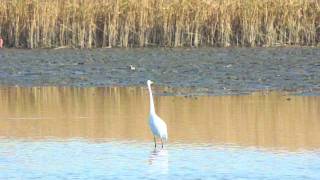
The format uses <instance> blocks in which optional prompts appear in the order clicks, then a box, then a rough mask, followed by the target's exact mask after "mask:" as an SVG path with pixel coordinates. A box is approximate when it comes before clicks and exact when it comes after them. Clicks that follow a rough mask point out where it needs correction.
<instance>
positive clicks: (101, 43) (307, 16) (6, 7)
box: [0, 0, 320, 48]
mask: <svg viewBox="0 0 320 180" xmlns="http://www.w3.org/2000/svg"><path fill="white" fill-rule="evenodd" d="M0 9H1V10H0V33H1V35H2V36H3V38H4V40H5V42H6V46H8V47H27V48H40V47H60V46H69V47H80V48H94V47H145V46H167V47H181V46H186V47H188V46H193V47H197V46H275V45H313V46H314V45H319V42H320V1H319V0H5V1H0Z"/></svg>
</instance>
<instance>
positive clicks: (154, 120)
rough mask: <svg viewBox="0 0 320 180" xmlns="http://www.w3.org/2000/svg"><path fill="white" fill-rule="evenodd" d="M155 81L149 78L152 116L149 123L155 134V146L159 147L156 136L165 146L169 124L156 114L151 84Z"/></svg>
mask: <svg viewBox="0 0 320 180" xmlns="http://www.w3.org/2000/svg"><path fill="white" fill-rule="evenodd" d="M152 83H153V82H152V81H150V80H148V81H147V85H148V89H149V95H150V116H149V125H150V129H151V131H152V134H153V140H154V147H155V148H156V147H157V142H156V137H158V138H160V139H161V145H162V148H163V141H167V140H168V132H167V125H166V123H165V122H164V121H163V120H162V119H161V118H160V117H159V116H158V115H157V114H156V111H155V109H154V103H153V96H152V90H151V84H152Z"/></svg>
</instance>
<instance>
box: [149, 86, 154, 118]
mask: <svg viewBox="0 0 320 180" xmlns="http://www.w3.org/2000/svg"><path fill="white" fill-rule="evenodd" d="M148 89H149V95H150V113H155V112H156V111H155V109H154V103H153V96H152V90H151V85H150V84H148Z"/></svg>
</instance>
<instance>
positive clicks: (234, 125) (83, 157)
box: [0, 87, 320, 179]
mask: <svg viewBox="0 0 320 180" xmlns="http://www.w3.org/2000/svg"><path fill="white" fill-rule="evenodd" d="M160 91H161V90H160V89H159V88H155V92H160ZM156 94H157V93H156ZM148 102H149V101H148V94H147V90H146V89H144V88H57V87H46V88H19V87H16V88H13V87H10V88H9V87H8V88H0V137H1V138H0V171H1V173H0V179H173V178H176V179H319V178H320V171H319V169H320V121H319V117H320V97H315V96H314V97H312V96H288V95H283V94H279V93H255V94H252V95H248V96H220V97H192V98H186V97H177V96H175V97H173V96H156V97H155V103H156V109H157V112H158V114H159V115H160V116H161V117H162V118H163V119H164V120H165V121H166V122H167V124H168V131H169V142H168V144H166V146H165V148H164V149H157V150H154V148H153V142H152V135H151V133H150V130H149V127H148V123H147V117H148V110H149V104H148Z"/></svg>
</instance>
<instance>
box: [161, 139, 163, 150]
mask: <svg viewBox="0 0 320 180" xmlns="http://www.w3.org/2000/svg"><path fill="white" fill-rule="evenodd" d="M161 146H162V149H163V141H162V138H161Z"/></svg>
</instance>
